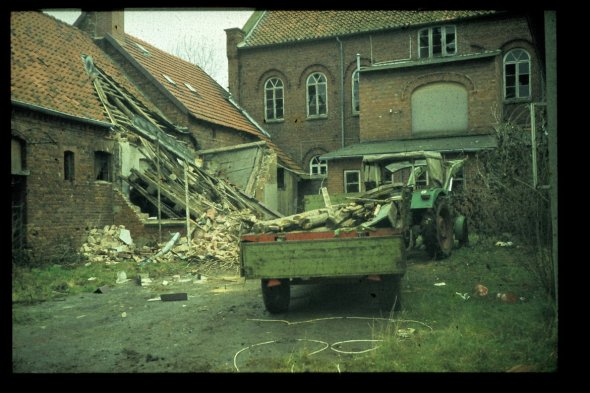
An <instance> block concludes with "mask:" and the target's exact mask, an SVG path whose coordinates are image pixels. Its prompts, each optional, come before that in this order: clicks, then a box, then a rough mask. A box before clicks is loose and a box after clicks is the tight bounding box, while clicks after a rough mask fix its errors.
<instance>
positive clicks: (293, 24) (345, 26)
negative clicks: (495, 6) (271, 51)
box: [239, 10, 496, 47]
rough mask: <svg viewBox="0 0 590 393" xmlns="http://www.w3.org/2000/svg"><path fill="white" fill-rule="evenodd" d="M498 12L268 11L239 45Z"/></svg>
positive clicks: (346, 32) (451, 19)
mask: <svg viewBox="0 0 590 393" xmlns="http://www.w3.org/2000/svg"><path fill="white" fill-rule="evenodd" d="M494 13H496V11H475V10H465V11H462V10H447V11H445V10H436V11H411V10H396V11H390V10H371V11H341V10H338V11H317V10H316V11H287V10H277V11H266V12H264V14H263V15H262V16H261V17H260V18H259V19H256V20H254V18H255V17H258V15H253V16H252V17H251V18H250V20H248V22H247V23H246V25H245V26H244V29H246V26H247V27H248V30H249V31H245V33H246V37H245V39H244V41H243V43H240V44H239V46H240V47H254V46H263V45H273V44H280V43H287V42H295V41H304V40H312V39H318V38H326V37H334V36H343V35H348V34H355V33H362V32H368V31H378V30H387V29H396V28H401V27H408V26H418V25H424V24H429V23H437V22H449V21H456V20H461V19H467V18H474V17H480V16H487V15H492V14H494Z"/></svg>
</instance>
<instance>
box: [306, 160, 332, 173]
mask: <svg viewBox="0 0 590 393" xmlns="http://www.w3.org/2000/svg"><path fill="white" fill-rule="evenodd" d="M309 174H310V175H327V174H328V163H327V162H326V160H320V156H314V157H312V158H311V161H309Z"/></svg>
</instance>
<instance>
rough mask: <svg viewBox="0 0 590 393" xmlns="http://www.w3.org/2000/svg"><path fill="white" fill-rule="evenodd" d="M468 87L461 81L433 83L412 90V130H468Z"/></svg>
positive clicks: (442, 131)
mask: <svg viewBox="0 0 590 393" xmlns="http://www.w3.org/2000/svg"><path fill="white" fill-rule="evenodd" d="M467 101H468V99H467V90H465V88H464V87H463V86H462V85H460V84H458V83H447V82H445V83H432V84H428V85H425V86H422V87H419V88H418V89H416V90H415V91H414V92H413V93H412V132H413V133H421V132H424V133H427V132H428V133H430V132H438V133H441V134H445V133H454V132H461V131H467V127H468V105H467Z"/></svg>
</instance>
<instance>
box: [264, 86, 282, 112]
mask: <svg viewBox="0 0 590 393" xmlns="http://www.w3.org/2000/svg"><path fill="white" fill-rule="evenodd" d="M283 103H284V98H283V81H282V80H280V79H279V78H270V79H269V80H267V81H266V83H265V84H264V116H265V119H266V120H270V121H272V120H282V119H283V108H284V107H283Z"/></svg>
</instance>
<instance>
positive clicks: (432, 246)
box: [423, 198, 455, 259]
mask: <svg viewBox="0 0 590 393" xmlns="http://www.w3.org/2000/svg"><path fill="white" fill-rule="evenodd" d="M426 220H427V223H426V224H425V228H424V230H423V237H424V244H425V246H426V251H427V252H428V254H429V255H430V256H431V257H432V258H435V259H442V258H446V257H448V256H449V255H451V251H452V250H453V245H454V242H455V240H454V237H453V232H454V231H453V224H454V223H453V220H452V214H451V208H450V206H449V203H448V201H447V200H446V199H445V198H439V199H438V200H437V201H436V202H435V204H434V206H433V208H432V209H431V210H430V211H428V212H427V213H426Z"/></svg>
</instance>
